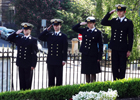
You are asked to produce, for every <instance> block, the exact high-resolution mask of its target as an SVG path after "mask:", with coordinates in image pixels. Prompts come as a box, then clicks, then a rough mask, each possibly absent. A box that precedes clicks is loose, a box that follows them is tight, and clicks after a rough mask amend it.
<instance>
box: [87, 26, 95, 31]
mask: <svg viewBox="0 0 140 100" xmlns="http://www.w3.org/2000/svg"><path fill="white" fill-rule="evenodd" d="M89 30H91V31H92V32H93V31H94V30H95V27H94V28H92V29H89V28H88V29H87V31H89Z"/></svg>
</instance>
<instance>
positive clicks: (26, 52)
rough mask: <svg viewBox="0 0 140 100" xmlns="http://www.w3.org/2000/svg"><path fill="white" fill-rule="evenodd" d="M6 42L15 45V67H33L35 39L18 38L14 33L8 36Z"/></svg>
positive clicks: (35, 54)
mask: <svg viewBox="0 0 140 100" xmlns="http://www.w3.org/2000/svg"><path fill="white" fill-rule="evenodd" d="M8 40H9V41H11V42H14V43H15V44H16V45H17V60H16V65H17V66H19V67H35V66H36V63H37V51H38V47H37V39H35V38H33V37H32V36H29V37H28V38H27V39H26V40H25V38H24V36H19V35H17V34H16V32H14V33H13V34H11V35H9V37H8Z"/></svg>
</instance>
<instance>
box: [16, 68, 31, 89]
mask: <svg viewBox="0 0 140 100" xmlns="http://www.w3.org/2000/svg"><path fill="white" fill-rule="evenodd" d="M32 76H33V70H31V67H29V68H23V67H19V81H20V90H26V89H31V84H32Z"/></svg>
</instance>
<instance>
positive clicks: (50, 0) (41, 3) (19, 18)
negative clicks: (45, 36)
mask: <svg viewBox="0 0 140 100" xmlns="http://www.w3.org/2000/svg"><path fill="white" fill-rule="evenodd" d="M14 5H15V8H16V14H15V22H16V23H17V24H18V25H19V26H20V23H22V22H29V23H32V24H33V25H34V26H35V30H36V33H37V34H39V33H40V28H41V19H47V24H50V19H52V18H54V15H55V14H56V10H55V9H61V7H60V1H59V0H15V1H14Z"/></svg>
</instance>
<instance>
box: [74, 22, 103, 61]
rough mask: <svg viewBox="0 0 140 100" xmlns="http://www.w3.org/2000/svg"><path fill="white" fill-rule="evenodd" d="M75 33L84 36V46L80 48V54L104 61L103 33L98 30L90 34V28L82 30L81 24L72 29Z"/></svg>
mask: <svg viewBox="0 0 140 100" xmlns="http://www.w3.org/2000/svg"><path fill="white" fill-rule="evenodd" d="M72 29H73V30H74V31H75V32H77V33H80V34H82V44H81V47H80V52H81V53H83V54H85V55H89V56H94V57H96V58H97V59H99V60H101V59H102V53H103V42H102V41H103V40H102V33H101V31H99V30H98V29H97V28H95V29H94V30H93V31H92V32H89V29H88V28H80V23H79V24H77V25H75V26H74V27H73V28H72Z"/></svg>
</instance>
